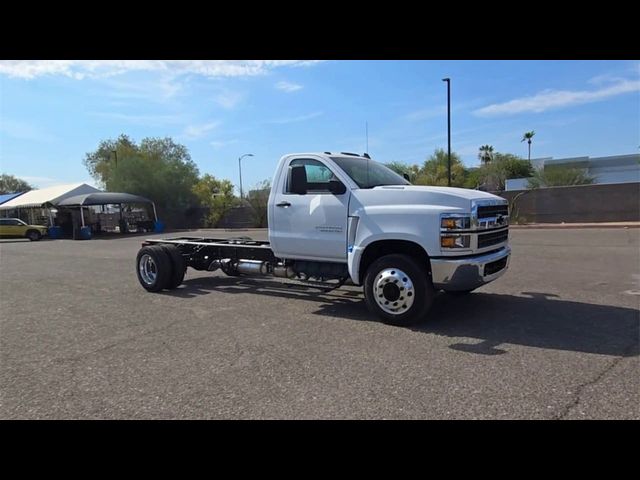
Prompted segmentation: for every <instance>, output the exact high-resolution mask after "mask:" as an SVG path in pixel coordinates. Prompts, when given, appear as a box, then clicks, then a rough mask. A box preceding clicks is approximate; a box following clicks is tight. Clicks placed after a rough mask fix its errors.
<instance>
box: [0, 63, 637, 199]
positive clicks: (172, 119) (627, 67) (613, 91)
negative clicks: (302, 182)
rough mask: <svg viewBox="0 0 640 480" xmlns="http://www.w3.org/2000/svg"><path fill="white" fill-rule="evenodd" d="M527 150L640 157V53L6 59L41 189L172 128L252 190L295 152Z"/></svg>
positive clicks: (20, 127) (0, 66)
mask: <svg viewBox="0 0 640 480" xmlns="http://www.w3.org/2000/svg"><path fill="white" fill-rule="evenodd" d="M443 77H450V78H451V87H452V149H453V150H454V151H456V152H458V153H459V154H461V156H462V158H463V160H464V162H465V164H466V165H468V166H473V165H477V163H478V160H477V152H478V147H479V146H480V145H483V144H487V143H488V144H491V145H493V146H494V148H495V149H496V150H497V151H500V152H510V153H516V154H520V155H522V156H525V157H526V154H527V151H526V143H521V142H520V139H521V138H522V134H523V133H524V132H525V131H528V130H535V131H536V136H535V138H534V143H533V148H532V157H533V158H536V157H555V158H561V157H568V156H582V155H589V156H602V155H617V154H627V153H638V152H639V147H640V62H639V61H506V60H505V61H342V60H340V61H321V62H313V61H226V60H225V61H199V62H198V61H191V60H190V61H159V62H158V61H51V60H47V61H0V170H1V171H2V173H10V174H13V175H16V176H19V177H22V178H25V179H27V180H28V181H30V182H32V183H33V184H35V185H36V186H39V187H46V186H50V185H54V184H59V183H71V182H80V181H87V182H90V183H92V182H93V181H92V180H91V178H90V176H89V174H88V173H87V171H86V169H85V167H84V165H83V164H82V159H83V158H84V154H85V153H86V152H88V151H91V150H94V149H95V148H96V147H97V145H98V143H99V141H100V140H101V139H106V138H115V137H117V136H118V135H119V134H121V133H125V134H127V135H129V136H130V137H132V138H134V139H135V140H140V139H142V138H144V137H148V136H171V137H173V138H174V140H176V141H178V142H180V143H183V144H184V145H186V146H187V147H188V148H189V151H190V153H191V156H192V158H193V160H194V161H195V162H196V163H197V165H198V167H199V169H200V172H201V173H211V174H213V175H215V176H216V177H221V178H228V179H230V180H231V181H232V182H233V183H234V184H236V185H237V183H238V161H237V159H238V157H239V156H240V155H242V154H245V153H253V154H254V155H255V156H254V157H253V158H245V159H244V160H243V161H242V165H243V171H242V176H243V186H244V188H245V189H247V188H248V187H251V186H253V185H255V184H256V183H257V182H259V181H261V180H263V179H267V178H270V177H271V174H272V173H273V170H274V168H275V165H276V162H277V161H278V159H279V158H280V157H281V156H282V155H284V154H286V153H291V152H309V151H325V150H328V151H352V152H359V153H362V152H364V151H365V122H368V126H369V153H370V154H371V156H372V157H373V158H374V159H376V160H378V161H382V162H388V161H403V162H407V163H422V162H423V161H424V160H425V158H426V157H427V156H428V155H429V154H430V153H432V152H433V150H434V149H436V148H446V142H447V137H446V84H445V83H444V82H442V80H441V79H442V78H443Z"/></svg>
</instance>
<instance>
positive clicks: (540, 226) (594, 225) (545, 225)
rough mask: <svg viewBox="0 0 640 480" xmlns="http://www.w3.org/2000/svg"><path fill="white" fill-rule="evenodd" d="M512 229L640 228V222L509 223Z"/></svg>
mask: <svg viewBox="0 0 640 480" xmlns="http://www.w3.org/2000/svg"><path fill="white" fill-rule="evenodd" d="M509 228H510V229H514V230H527V229H550V230H562V229H567V228H573V229H576V228H640V222H630V223H617V224H616V223H531V224H526V225H514V224H511V225H509Z"/></svg>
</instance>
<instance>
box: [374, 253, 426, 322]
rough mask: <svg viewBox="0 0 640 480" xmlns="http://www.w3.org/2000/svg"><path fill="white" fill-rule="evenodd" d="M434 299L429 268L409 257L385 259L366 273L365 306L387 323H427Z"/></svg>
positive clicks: (393, 256) (396, 255) (397, 256)
mask: <svg viewBox="0 0 640 480" xmlns="http://www.w3.org/2000/svg"><path fill="white" fill-rule="evenodd" d="M434 297H435V290H434V288H433V284H432V283H431V278H430V277H429V272H428V270H427V266H426V265H421V264H419V263H417V262H416V261H415V260H414V259H413V258H412V257H410V256H408V255H401V254H391V255H385V256H383V257H380V258H379V259H377V260H376V261H375V262H373V263H372V264H371V265H370V266H369V268H368V269H367V273H366V276H365V281H364V298H365V302H366V304H367V307H368V308H369V310H370V311H371V312H372V313H375V314H376V315H378V317H380V318H381V319H382V321H383V322H384V323H388V324H391V325H397V326H409V325H413V324H415V323H417V322H420V321H422V320H424V319H425V317H426V315H427V312H428V311H429V309H430V308H431V304H432V303H433V299H434Z"/></svg>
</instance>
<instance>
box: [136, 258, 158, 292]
mask: <svg viewBox="0 0 640 480" xmlns="http://www.w3.org/2000/svg"><path fill="white" fill-rule="evenodd" d="M138 269H139V270H140V277H141V278H142V281H143V282H144V283H146V284H147V285H153V283H154V282H155V281H156V277H157V275H158V267H157V266H156V262H154V261H153V258H151V255H146V254H145V255H143V256H142V257H140V263H139V264H138Z"/></svg>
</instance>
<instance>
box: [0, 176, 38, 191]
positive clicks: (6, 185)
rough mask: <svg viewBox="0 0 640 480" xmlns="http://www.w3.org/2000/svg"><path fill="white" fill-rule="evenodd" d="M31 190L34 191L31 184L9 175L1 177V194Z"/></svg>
mask: <svg viewBox="0 0 640 480" xmlns="http://www.w3.org/2000/svg"><path fill="white" fill-rule="evenodd" d="M29 190H33V187H32V186H31V185H29V182H27V181H25V180H22V179H21V178H17V177H15V176H13V175H9V174H7V173H3V174H2V175H0V194H5V193H18V192H28V191H29Z"/></svg>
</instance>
